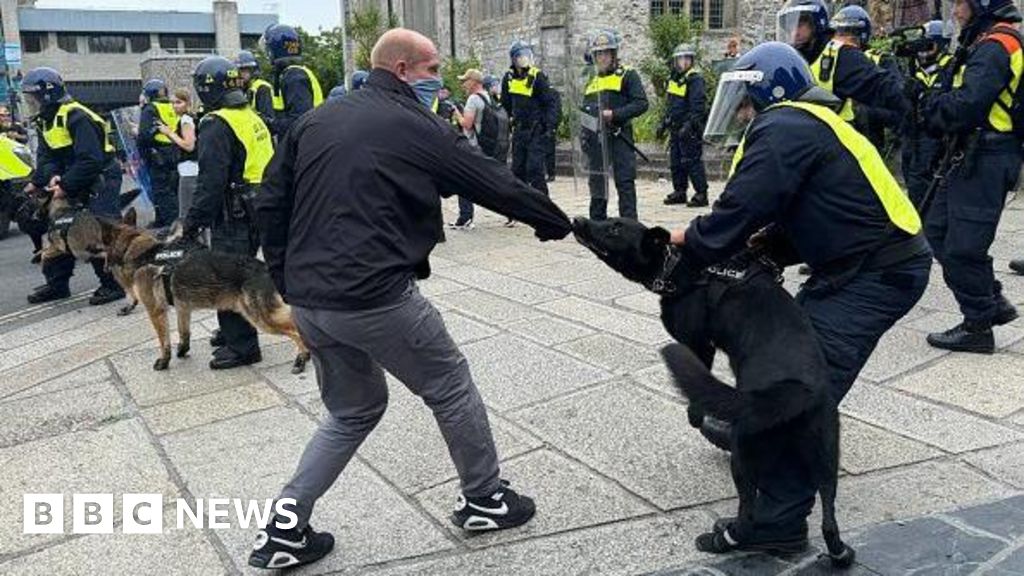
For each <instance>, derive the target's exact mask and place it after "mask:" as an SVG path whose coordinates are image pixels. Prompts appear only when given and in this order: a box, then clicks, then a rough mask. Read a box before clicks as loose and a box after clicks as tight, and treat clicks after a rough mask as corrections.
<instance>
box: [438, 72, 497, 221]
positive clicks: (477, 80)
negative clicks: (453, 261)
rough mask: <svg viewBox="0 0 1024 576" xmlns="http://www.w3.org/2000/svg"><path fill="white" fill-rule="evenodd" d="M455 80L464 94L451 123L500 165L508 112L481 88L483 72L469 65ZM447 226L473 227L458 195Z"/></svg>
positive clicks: (466, 204) (468, 208)
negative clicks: (456, 213)
mask: <svg viewBox="0 0 1024 576" xmlns="http://www.w3.org/2000/svg"><path fill="white" fill-rule="evenodd" d="M459 82H461V83H462V89H463V91H465V92H466V95H467V96H466V105H465V106H464V107H463V111H462V112H461V113H460V112H459V111H458V110H455V111H454V112H453V118H454V120H455V122H457V123H458V124H459V126H461V127H462V133H463V134H464V135H465V136H466V138H467V139H468V140H469V142H470V143H471V144H472V145H473V146H476V147H477V148H479V149H480V151H481V152H483V153H484V155H486V156H489V157H491V158H494V159H495V160H497V161H499V162H501V163H502V164H504V163H505V161H506V160H507V158H508V136H509V131H508V115H506V113H505V110H504V109H502V108H501V106H500V105H499V104H498V103H497V102H494V101H493V100H492V99H491V97H490V95H489V94H488V93H487V90H486V89H484V74H483V72H481V71H479V70H477V69H476V68H470V69H469V70H466V72H465V74H463V75H462V76H459ZM449 227H450V228H454V229H456V230H470V229H472V228H473V203H472V202H470V201H469V200H467V199H465V198H463V197H462V196H459V218H458V219H457V220H456V221H455V222H454V223H453V224H450V225H449Z"/></svg>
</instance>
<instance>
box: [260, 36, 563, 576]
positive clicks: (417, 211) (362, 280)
mask: <svg viewBox="0 0 1024 576" xmlns="http://www.w3.org/2000/svg"><path fill="white" fill-rule="evenodd" d="M372 62H373V71H372V72H370V75H369V78H368V79H367V81H366V84H365V86H364V87H363V89H361V90H358V91H354V92H351V93H349V94H348V95H347V96H346V97H345V98H342V99H341V100H337V101H333V102H328V103H326V104H324V105H323V106H321V107H319V108H317V109H316V110H314V111H312V112H310V113H307V114H306V115H305V116H303V117H302V118H301V119H299V120H298V122H296V124H295V125H294V126H293V127H292V129H291V131H290V132H289V133H288V134H287V136H285V138H284V139H283V140H282V141H281V142H280V143H279V145H278V147H277V150H276V152H275V154H274V158H273V160H271V162H270V165H269V166H268V167H267V171H266V174H265V175H264V179H263V182H264V184H263V189H262V191H261V193H260V195H259V196H258V197H257V200H256V212H257V219H258V221H259V227H260V236H261V241H262V243H263V253H264V255H265V257H266V262H267V266H268V267H269V269H270V271H271V275H272V276H273V278H274V281H275V283H276V284H277V287H278V289H279V290H280V292H281V294H283V295H284V297H285V299H286V300H287V301H288V302H289V303H290V304H291V306H292V314H293V316H294V318H295V322H296V324H297V325H298V327H299V330H300V331H301V333H302V336H303V339H304V340H305V341H306V343H307V344H308V345H309V348H310V350H311V352H312V354H313V361H314V363H315V365H316V368H317V378H318V384H319V388H320V395H321V398H322V399H323V402H324V405H325V406H326V408H327V412H328V415H327V416H326V417H325V418H324V419H323V421H322V423H321V425H320V427H319V429H318V430H317V431H316V433H315V434H314V435H313V438H312V439H311V440H310V441H309V443H308V445H307V446H306V449H305V451H304V452H303V454H302V457H301V459H300V461H299V464H298V469H297V470H296V472H295V475H294V476H293V478H292V479H291V481H290V482H288V484H287V485H286V486H285V487H284V489H283V490H282V491H281V493H280V496H279V499H278V502H277V503H278V504H279V505H281V504H284V507H285V509H286V510H287V513H282V512H281V511H280V510H277V509H275V510H277V512H278V515H276V516H275V518H274V519H273V520H272V521H271V522H270V523H269V524H268V525H267V527H266V529H265V530H261V531H260V532H259V535H258V537H257V541H256V546H255V549H254V551H253V552H252V555H251V556H250V558H249V563H250V564H251V565H253V566H258V567H261V568H280V567H286V566H296V565H299V564H306V563H309V562H313V561H315V560H318V559H320V558H322V557H323V556H324V555H325V554H327V553H328V552H329V551H330V550H331V548H332V547H333V545H334V539H333V537H332V536H331V535H330V534H328V533H325V532H319V533H318V532H315V531H313V530H312V529H311V528H310V527H309V518H310V516H311V514H312V510H313V506H314V504H315V503H316V501H317V499H318V498H320V497H321V496H322V495H323V494H324V493H325V492H326V491H327V490H328V489H329V488H330V487H331V485H332V484H333V483H334V482H335V480H336V479H337V478H338V475H339V474H341V472H342V470H344V469H345V466H346V464H348V462H349V460H350V459H351V458H352V456H353V455H354V454H355V452H356V449H357V448H358V447H359V445H360V444H361V443H362V442H363V440H364V439H365V438H366V436H367V435H368V434H369V433H370V431H371V430H372V429H373V428H374V426H376V425H377V422H378V421H379V420H380V418H381V416H383V414H384V410H385V408H386V407H387V399H388V386H387V383H386V382H385V378H384V371H385V370H386V371H388V372H389V373H391V374H392V375H393V376H394V377H395V378H397V379H398V380H400V381H401V382H402V383H403V384H404V385H405V386H406V387H407V388H408V389H409V390H410V391H411V392H412V393H414V394H416V395H417V396H419V397H420V398H422V399H423V401H424V402H425V403H426V405H427V406H428V407H430V409H431V410H432V411H433V413H434V417H435V419H436V421H437V425H438V427H439V428H440V429H441V435H442V436H443V438H444V441H445V443H446V444H447V446H448V453H449V455H450V456H451V459H452V462H453V463H454V465H455V470H456V471H457V472H458V475H459V479H460V482H461V493H460V494H459V496H458V499H457V504H456V508H455V511H454V512H453V514H452V516H451V520H452V522H454V523H455V524H456V525H457V526H459V527H460V528H462V529H464V530H498V529H503V528H511V527H514V526H519V525H522V524H524V523H526V522H527V521H528V520H529V519H530V518H531V517H532V516H533V513H534V504H533V501H532V500H531V499H530V498H528V497H526V496H521V495H519V494H517V493H516V491H515V490H513V489H512V488H511V487H510V486H509V483H508V482H507V481H505V480H503V479H502V478H501V476H500V474H499V469H498V455H497V451H496V450H495V447H494V439H493V437H492V434H491V428H490V424H489V423H488V419H487V411H486V409H485V407H484V404H483V401H482V400H481V398H480V394H479V392H478V391H477V388H476V385H475V384H474V383H473V379H472V376H471V375H470V370H469V365H468V364H467V362H466V358H465V357H464V356H463V355H462V353H461V352H460V351H459V349H458V347H456V345H455V343H454V342H453V341H452V338H451V336H449V334H448V330H447V329H446V328H445V325H444V322H443V321H442V319H441V315H440V314H439V313H438V311H437V310H436V309H435V308H434V306H433V305H431V303H430V302H429V301H428V300H427V299H426V298H424V297H423V295H422V294H420V292H419V290H418V288H417V286H416V280H417V279H418V278H426V277H427V276H428V275H429V273H430V267H429V264H428V261H427V258H428V256H429V255H430V251H431V250H432V249H433V248H434V246H435V244H436V242H437V240H438V238H439V237H440V235H441V230H442V224H441V196H442V195H444V196H448V195H452V194H457V195H459V196H462V197H465V198H467V199H468V200H470V201H472V202H473V203H475V204H479V205H481V206H484V207H486V208H488V209H490V210H493V211H495V212H497V213H499V214H502V215H504V216H507V217H509V218H513V219H514V220H517V221H519V222H524V223H526V224H528V225H530V226H532V227H533V228H534V229H535V231H536V236H537V237H538V238H539V239H540V240H542V241H544V240H555V239H561V238H564V237H565V236H566V235H567V234H569V232H570V230H571V226H570V223H569V220H568V218H567V217H566V216H565V214H564V213H563V212H562V211H561V210H560V209H559V208H558V207H557V206H556V205H555V204H554V203H553V202H552V201H551V200H550V199H548V198H547V197H546V196H544V195H543V194H541V193H539V192H537V191H536V190H534V189H533V188H531V187H530V186H528V185H527V184H525V183H523V182H520V181H519V180H517V179H516V178H515V176H513V175H512V172H511V171H509V169H508V168H507V167H506V166H505V165H504V164H502V163H499V162H497V161H495V160H493V159H491V158H488V157H486V156H484V155H483V154H482V153H481V152H480V150H479V149H478V148H476V147H474V146H473V145H471V144H470V143H469V141H468V140H466V138H465V137H464V136H462V135H460V134H457V133H456V132H455V131H453V130H452V129H451V127H450V126H449V125H448V124H446V123H445V122H444V121H443V120H441V119H440V118H438V117H437V116H436V115H435V114H433V113H432V112H431V110H430V105H431V103H432V102H433V100H434V97H435V95H436V94H437V90H438V89H439V88H440V87H441V80H440V78H439V68H440V60H439V58H438V54H437V49H436V48H435V47H434V44H433V43H432V42H431V41H430V40H429V39H427V38H426V37H424V36H422V35H420V34H418V33H416V32H412V31H410V30H403V29H396V30H391V31H389V32H387V33H385V34H384V35H383V36H382V37H381V39H380V40H379V41H378V43H377V45H376V46H375V47H374V49H373V53H372ZM291 519H294V522H292V521H290V520H291Z"/></svg>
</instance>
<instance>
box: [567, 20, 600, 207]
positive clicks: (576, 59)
mask: <svg viewBox="0 0 1024 576" xmlns="http://www.w3.org/2000/svg"><path fill="white" fill-rule="evenodd" d="M590 47H591V40H590V38H587V39H584V41H583V42H580V43H578V44H577V45H576V46H575V49H574V50H573V53H572V54H571V55H570V62H569V65H568V66H566V67H565V69H566V75H567V78H566V81H565V87H566V91H567V92H568V93H569V94H568V100H569V102H571V105H570V106H566V112H567V113H568V115H569V131H570V139H571V142H572V165H573V173H574V176H575V178H574V186H575V189H576V191H577V193H584V192H588V193H589V195H590V196H591V197H593V198H604V199H607V198H608V182H609V179H610V176H611V173H610V170H611V163H610V161H609V147H608V138H609V137H610V136H611V135H610V134H609V132H608V130H607V124H606V122H605V121H604V119H603V118H602V112H603V111H604V110H607V109H608V103H607V98H606V97H605V95H604V94H602V92H601V91H600V89H599V88H600V87H599V85H598V83H597V82H598V80H597V78H598V75H597V68H596V66H595V64H594V60H593V58H591V54H590Z"/></svg>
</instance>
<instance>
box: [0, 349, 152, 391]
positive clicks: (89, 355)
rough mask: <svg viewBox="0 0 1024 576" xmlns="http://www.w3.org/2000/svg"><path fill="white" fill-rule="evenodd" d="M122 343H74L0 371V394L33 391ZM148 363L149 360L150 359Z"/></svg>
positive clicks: (102, 355)
mask: <svg viewBox="0 0 1024 576" xmlns="http://www.w3.org/2000/svg"><path fill="white" fill-rule="evenodd" d="M123 346H124V345H122V344H110V343H106V344H102V343H101V344H76V345H74V346H71V347H69V348H66V349H64V350H62V351H61V353H60V354H55V355H53V356H47V357H45V358H39V359H38V360H33V361H31V362H27V363H25V364H21V365H20V366H16V367H14V368H11V369H10V370H4V371H3V372H0V398H7V397H13V396H14V395H16V394H19V393H26V394H32V393H35V391H34V388H35V387H36V386H37V385H38V384H42V383H44V382H47V383H48V384H49V383H51V381H53V380H55V379H58V378H60V377H62V376H63V375H65V374H68V373H71V372H74V371H76V370H77V369H79V368H82V367H84V366H86V365H89V364H92V363H94V362H96V361H98V360H102V359H103V358H106V357H107V356H109V355H110V354H113V353H115V352H117V351H118V350H120V349H121V348H123ZM150 363H151V364H152V362H150Z"/></svg>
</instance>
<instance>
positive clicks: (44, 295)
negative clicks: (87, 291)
mask: <svg viewBox="0 0 1024 576" xmlns="http://www.w3.org/2000/svg"><path fill="white" fill-rule="evenodd" d="M70 297H71V290H69V289H68V288H67V287H64V288H54V287H53V286H44V287H43V288H41V289H39V290H36V291H35V292H33V293H31V294H29V295H28V303H29V304H42V303H44V302H53V301H54V300H63V299H65V298H70Z"/></svg>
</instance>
